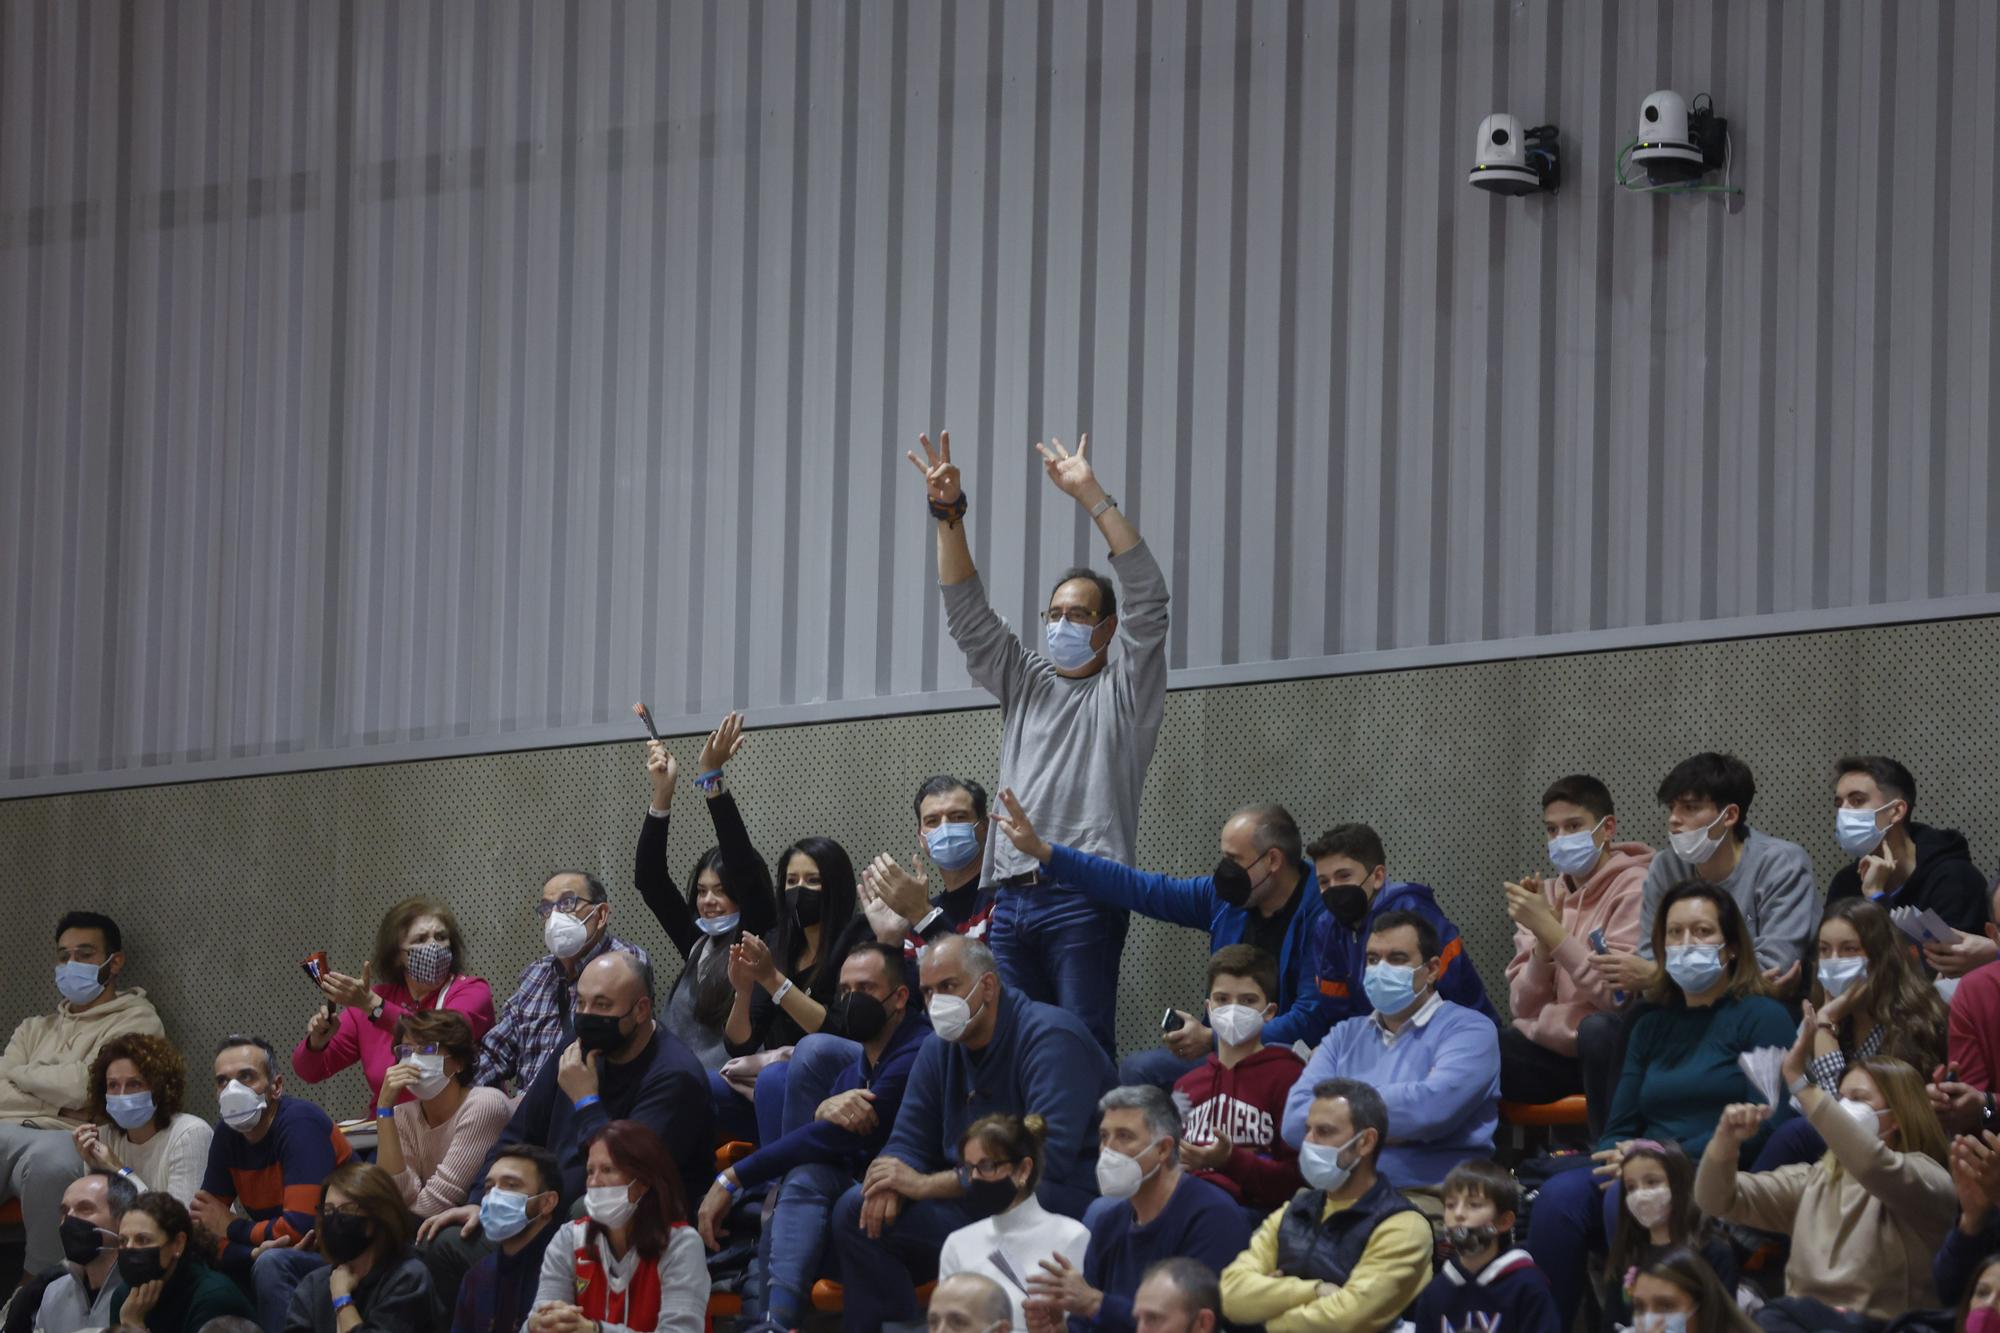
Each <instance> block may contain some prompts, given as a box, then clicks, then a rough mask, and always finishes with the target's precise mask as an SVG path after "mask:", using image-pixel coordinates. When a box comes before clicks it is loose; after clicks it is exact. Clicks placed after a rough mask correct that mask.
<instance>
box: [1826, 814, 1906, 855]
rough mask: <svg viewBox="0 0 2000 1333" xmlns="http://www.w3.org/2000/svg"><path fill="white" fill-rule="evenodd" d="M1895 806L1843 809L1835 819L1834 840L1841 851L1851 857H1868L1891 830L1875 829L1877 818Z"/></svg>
mask: <svg viewBox="0 0 2000 1333" xmlns="http://www.w3.org/2000/svg"><path fill="white" fill-rule="evenodd" d="M1893 804H1895V803H1894V802H1893V801H1892V802H1889V803H1888V804H1887V805H1878V806H1876V807H1875V808H1874V809H1873V810H1849V809H1842V810H1840V811H1838V812H1837V813H1836V814H1835V815H1834V817H1833V836H1834V840H1835V841H1836V842H1838V843H1839V844H1840V850H1841V851H1843V852H1846V853H1847V854H1848V855H1849V856H1866V855H1867V854H1868V853H1870V852H1872V851H1874V850H1875V849H1876V848H1877V847H1879V846H1881V844H1882V835H1883V834H1885V833H1887V832H1888V831H1889V830H1887V829H1883V828H1876V827H1875V816H1877V815H1879V814H1881V813H1882V812H1883V811H1884V810H1887V809H1888V808H1889V805H1893Z"/></svg>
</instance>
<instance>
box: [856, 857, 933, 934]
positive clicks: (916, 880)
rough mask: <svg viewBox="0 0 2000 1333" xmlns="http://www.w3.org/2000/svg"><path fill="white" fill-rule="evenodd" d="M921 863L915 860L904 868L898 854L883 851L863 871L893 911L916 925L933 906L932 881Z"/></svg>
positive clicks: (864, 876)
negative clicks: (894, 855)
mask: <svg viewBox="0 0 2000 1333" xmlns="http://www.w3.org/2000/svg"><path fill="white" fill-rule="evenodd" d="M920 865H921V863H920V862H917V861H914V860H913V861H911V862H910V868H909V869H908V870H905V869H903V867H902V866H901V865H899V864H897V862H896V858H895V857H893V856H891V855H889V853H887V852H882V853H880V854H879V855H877V856H876V858H875V859H874V860H873V861H870V862H869V863H868V867H867V869H865V870H863V871H862V872H861V880H862V883H863V884H866V885H869V886H871V887H872V888H873V889H874V891H875V893H876V895H877V896H878V897H880V898H881V900H882V902H883V903H884V904H885V905H886V906H887V907H888V908H889V910H890V911H892V912H894V913H895V914H896V915H897V916H900V917H902V918H903V920H905V921H908V922H909V923H910V924H912V925H915V924H916V923H917V922H919V921H921V920H923V919H924V917H925V916H926V915H928V914H929V913H930V910H931V886H930V881H929V880H928V879H926V878H924V873H923V870H922V869H921V868H920Z"/></svg>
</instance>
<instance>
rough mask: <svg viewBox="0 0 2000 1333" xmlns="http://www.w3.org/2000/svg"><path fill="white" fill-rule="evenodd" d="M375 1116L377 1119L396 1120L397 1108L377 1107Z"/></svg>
mask: <svg viewBox="0 0 2000 1333" xmlns="http://www.w3.org/2000/svg"><path fill="white" fill-rule="evenodd" d="M375 1118H376V1119H377V1120H394V1119H395V1118H396V1108H395V1107H393V1106H378V1107H376V1108H375Z"/></svg>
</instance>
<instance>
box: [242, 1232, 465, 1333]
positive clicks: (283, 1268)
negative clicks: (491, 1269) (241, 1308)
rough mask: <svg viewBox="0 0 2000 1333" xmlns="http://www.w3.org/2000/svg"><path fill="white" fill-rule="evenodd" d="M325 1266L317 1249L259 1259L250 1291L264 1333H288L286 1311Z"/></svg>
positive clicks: (278, 1252) (266, 1254)
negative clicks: (294, 1295) (296, 1292)
mask: <svg viewBox="0 0 2000 1333" xmlns="http://www.w3.org/2000/svg"><path fill="white" fill-rule="evenodd" d="M325 1263H326V1259H325V1257H324V1256H323V1255H321V1254H320V1252H319V1250H318V1249H316V1248H315V1249H299V1248H297V1247H295V1246H294V1247H288V1248H285V1249H278V1250H266V1251H264V1252H263V1253H262V1254H260V1255H258V1256H257V1258H256V1260H255V1261H254V1262H253V1263H252V1264H251V1265H250V1289H251V1292H252V1293H253V1295H254V1296H255V1298H256V1301H257V1323H258V1325H259V1327H261V1328H262V1329H263V1330H264V1333H284V1328H285V1311H286V1309H287V1308H288V1307H289V1306H290V1305H291V1303H292V1292H293V1290H294V1289H295V1288H297V1286H298V1285H299V1283H300V1282H301V1281H302V1280H304V1278H305V1275H306V1274H307V1273H310V1272H312V1271H313V1269H315V1268H319V1267H321V1266H322V1265H324V1264H325ZM468 1266H469V1265H468Z"/></svg>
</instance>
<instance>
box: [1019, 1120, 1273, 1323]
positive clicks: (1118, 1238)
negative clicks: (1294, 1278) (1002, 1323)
mask: <svg viewBox="0 0 2000 1333" xmlns="http://www.w3.org/2000/svg"><path fill="white" fill-rule="evenodd" d="M1097 1106H1098V1110H1099V1112H1100V1113H1101V1115H1102V1119H1101V1120H1100V1121H1099V1123H1098V1128H1097V1188H1098V1190H1099V1191H1100V1192H1101V1193H1102V1194H1103V1197H1102V1198H1101V1199H1099V1200H1098V1201H1097V1202H1096V1203H1094V1204H1092V1205H1091V1206H1090V1212H1089V1213H1088V1214H1087V1215H1086V1216H1085V1217H1084V1225H1086V1226H1088V1227H1089V1228H1090V1248H1089V1249H1087V1250H1085V1251H1084V1255H1083V1267H1082V1268H1081V1269H1077V1268H1075V1267H1073V1266H1072V1265H1071V1264H1070V1262H1069V1261H1068V1260H1067V1259H1065V1258H1063V1257H1062V1256H1061V1255H1055V1256H1053V1257H1052V1258H1048V1259H1044V1260H1043V1261H1042V1265H1041V1271H1040V1272H1038V1273H1033V1274H1031V1275H1029V1277H1028V1312H1029V1323H1030V1325H1031V1326H1046V1327H1049V1328H1058V1327H1060V1326H1061V1325H1060V1324H1059V1323H1057V1322H1055V1318H1054V1317H1055V1315H1056V1313H1057V1312H1058V1311H1060V1312H1061V1313H1062V1314H1065V1315H1067V1316H1069V1327H1070V1328H1072V1329H1075V1328H1087V1329H1100V1328H1101V1329H1129V1328H1131V1327H1132V1326H1133V1298H1134V1297H1135V1296H1136V1295H1137V1293H1138V1290H1139V1280H1140V1278H1141V1277H1142V1276H1143V1275H1144V1274H1145V1272H1146V1269H1147V1268H1148V1267H1149V1266H1151V1265H1152V1264H1153V1263H1155V1262H1157V1261H1158V1260H1161V1259H1169V1258H1174V1257H1182V1258H1190V1259H1196V1260H1199V1261H1201V1262H1202V1263H1205V1264H1207V1265H1209V1266H1210V1267H1211V1268H1218V1269H1219V1268H1221V1267H1222V1266H1223V1265H1224V1264H1226V1263H1228V1262H1229V1261H1230V1260H1232V1259H1234V1258H1235V1257H1236V1255H1237V1254H1238V1252H1240V1251H1241V1250H1242V1249H1243V1245H1244V1242H1245V1241H1246V1240H1248V1238H1249V1228H1248V1226H1247V1224H1246V1222H1245V1219H1244V1216H1243V1210H1242V1209H1241V1208H1238V1207H1237V1206H1236V1200H1234V1199H1232V1198H1230V1197H1229V1195H1228V1194H1227V1193H1226V1192H1225V1191H1223V1190H1221V1189H1219V1188H1218V1187H1216V1186H1214V1185H1211V1184H1209V1183H1208V1182H1207V1181H1205V1180H1203V1179H1201V1178H1200V1177H1199V1176H1194V1175H1190V1174H1188V1173H1187V1172H1186V1171H1184V1170H1182V1169H1181V1161H1180V1157H1181V1115H1180V1112H1179V1111H1178V1110H1176V1109H1175V1108H1174V1101H1173V1098H1172V1097H1170V1096H1168V1095H1167V1093H1166V1091H1165V1090H1164V1089H1161V1088H1156V1087H1153V1086H1151V1085H1150V1084H1143V1083H1142V1084H1136V1085H1132V1086H1128V1087H1122V1088H1113V1089H1112V1090H1111V1091H1110V1092H1107V1093H1105V1094H1104V1098H1103V1100H1102V1101H1100V1102H1098V1104H1097Z"/></svg>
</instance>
